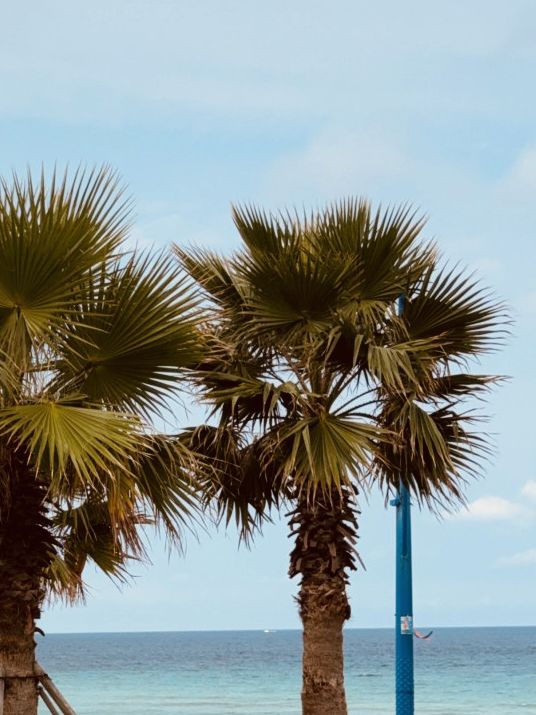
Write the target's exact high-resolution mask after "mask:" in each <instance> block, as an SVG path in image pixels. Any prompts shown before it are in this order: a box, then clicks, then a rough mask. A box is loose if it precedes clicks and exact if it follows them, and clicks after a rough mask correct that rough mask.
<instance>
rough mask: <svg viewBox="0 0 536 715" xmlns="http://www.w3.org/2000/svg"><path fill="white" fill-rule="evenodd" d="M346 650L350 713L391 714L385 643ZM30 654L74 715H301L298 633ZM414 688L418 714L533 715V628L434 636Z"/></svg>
mask: <svg viewBox="0 0 536 715" xmlns="http://www.w3.org/2000/svg"><path fill="white" fill-rule="evenodd" d="M345 648H346V656H345V659H346V688H347V695H348V705H349V712H350V714H351V715H358V714H362V715H375V714H378V715H379V714H382V715H383V714H385V715H387V713H389V714H390V715H393V713H394V683H393V678H394V676H393V672H394V671H393V658H394V653H393V634H392V632H391V631H390V630H348V631H346V635H345ZM38 653H39V655H38V658H39V659H40V661H41V663H42V665H43V666H44V667H45V669H47V670H48V672H49V673H50V675H51V676H52V678H53V679H54V681H55V682H56V684H57V685H58V686H59V688H60V689H61V690H62V691H63V693H64V695H65V696H66V697H67V699H68V700H69V701H70V703H71V705H72V706H73V707H74V709H75V710H76V712H77V714H78V715H151V714H155V715H156V714H157V713H158V714H162V715H194V714H195V715H231V714H233V715H234V714H241V715H291V714H292V715H298V714H299V713H300V699H299V693H300V676H301V673H300V657H301V634H300V633H299V632H298V631H278V632H270V633H265V632H262V631H234V632H191V633H102V634H80V635H48V636H46V638H45V639H42V640H41V641H40V643H39V648H38ZM415 685H416V712H417V713H419V714H421V715H425V714H427V715H432V714H434V715H459V714H460V715H461V713H463V714H464V715H479V714H482V715H530V714H532V715H536V627H531V628H445V629H441V628H439V629H436V630H435V632H434V635H433V636H432V638H431V639H430V640H427V641H420V640H416V641H415ZM41 712H42V713H43V715H44V713H45V710H44V709H42V710H40V713H41Z"/></svg>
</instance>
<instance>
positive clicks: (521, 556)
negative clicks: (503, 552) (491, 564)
mask: <svg viewBox="0 0 536 715" xmlns="http://www.w3.org/2000/svg"><path fill="white" fill-rule="evenodd" d="M496 564H497V566H501V567H503V566H531V565H532V564H536V549H527V550H526V551H520V552H519V553H517V554H513V555H512V556H505V557H503V558H500V559H498V560H497V562H496Z"/></svg>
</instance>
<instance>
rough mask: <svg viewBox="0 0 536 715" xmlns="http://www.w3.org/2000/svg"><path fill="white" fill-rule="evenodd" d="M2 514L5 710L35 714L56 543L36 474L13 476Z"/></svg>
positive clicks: (0, 631)
mask: <svg viewBox="0 0 536 715" xmlns="http://www.w3.org/2000/svg"><path fill="white" fill-rule="evenodd" d="M10 487H11V488H10V492H9V498H8V499H7V500H6V501H7V505H6V504H5V503H4V504H2V505H1V506H2V511H1V513H0V669H1V670H2V672H3V677H4V682H5V693H4V711H3V715H36V713H37V681H36V678H35V673H34V667H35V641H34V630H35V626H34V620H35V618H38V617H39V614H40V606H41V602H42V600H43V585H42V578H43V572H44V569H45V568H46V567H47V566H48V565H49V563H50V560H51V557H52V555H53V549H54V542H53V539H52V537H51V535H50V531H49V526H50V524H49V521H48V519H47V517H46V515H45V510H44V488H43V486H41V485H40V484H38V483H37V482H36V480H35V476H34V475H33V474H31V473H26V474H22V475H21V474H20V472H19V474H18V475H13V476H12V480H11V485H10Z"/></svg>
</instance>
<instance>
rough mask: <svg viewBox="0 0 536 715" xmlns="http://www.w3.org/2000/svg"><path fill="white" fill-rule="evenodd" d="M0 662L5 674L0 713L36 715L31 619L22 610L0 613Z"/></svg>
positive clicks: (7, 610)
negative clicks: (2, 705)
mask: <svg viewBox="0 0 536 715" xmlns="http://www.w3.org/2000/svg"><path fill="white" fill-rule="evenodd" d="M0 663H1V666H2V668H3V672H4V676H5V693H4V711H3V715H36V713H37V682H36V679H35V677H34V665H35V641H34V638H33V619H32V618H31V617H29V615H28V612H26V613H24V610H21V609H12V611H11V613H10V612H9V609H5V610H4V611H3V613H2V614H1V616H0Z"/></svg>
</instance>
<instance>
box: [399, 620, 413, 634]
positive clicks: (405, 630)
mask: <svg viewBox="0 0 536 715" xmlns="http://www.w3.org/2000/svg"><path fill="white" fill-rule="evenodd" d="M400 633H402V635H403V636H412V635H413V616H400Z"/></svg>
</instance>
